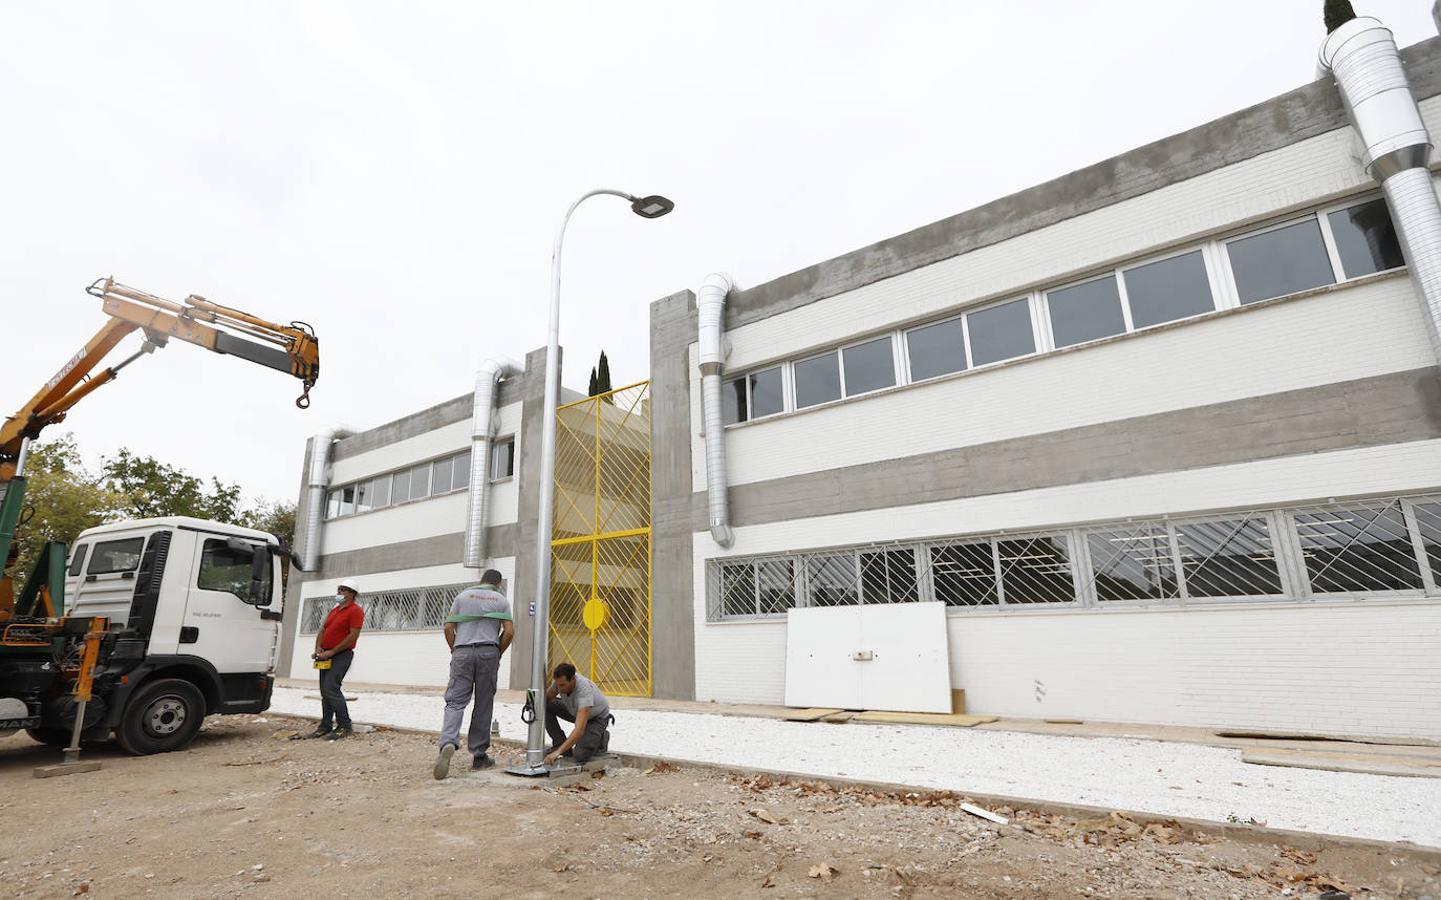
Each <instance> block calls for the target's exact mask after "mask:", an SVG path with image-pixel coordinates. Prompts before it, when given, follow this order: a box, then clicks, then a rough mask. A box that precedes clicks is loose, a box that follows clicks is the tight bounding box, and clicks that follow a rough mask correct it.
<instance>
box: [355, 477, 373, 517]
mask: <svg viewBox="0 0 1441 900" xmlns="http://www.w3.org/2000/svg"><path fill="white" fill-rule="evenodd" d="M372 508H373V507H372V506H371V501H370V482H368V481H362V482H361V483H360V484H357V485H356V486H355V511H356V512H358V513H363V512H370V510H371V509H372Z"/></svg>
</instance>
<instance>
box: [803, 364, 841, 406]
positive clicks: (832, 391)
mask: <svg viewBox="0 0 1441 900" xmlns="http://www.w3.org/2000/svg"><path fill="white" fill-rule="evenodd" d="M791 373H792V375H793V376H794V378H795V383H796V409H805V408H806V407H807V406H815V405H816V404H818V403H826V402H829V401H831V400H839V399H840V397H841V365H840V357H839V356H837V355H836V352H835V351H834V350H832V351H831V352H829V353H823V354H821V355H820V356H812V357H811V358H810V359H803V360H801V361H800V362H797V363H795V364H794V365H793V366H792V367H791Z"/></svg>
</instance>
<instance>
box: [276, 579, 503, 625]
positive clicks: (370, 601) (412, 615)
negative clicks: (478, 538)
mask: <svg viewBox="0 0 1441 900" xmlns="http://www.w3.org/2000/svg"><path fill="white" fill-rule="evenodd" d="M471 587H475V585H474V584H440V585H435V586H433V587H420V588H405V589H401V590H393V591H376V592H375V593H365V594H361V595H360V599H358V600H357V601H356V602H357V603H359V604H360V608H361V609H363V610H365V627H364V631H439V630H440V629H441V628H443V627H445V617H446V616H448V615H449V614H450V604H451V602H452V601H454V600H455V596H456V595H457V594H459V593H460V592H461V591H463V590H465V589H466V588H471ZM334 604H335V600H334V598H332V597H310V598H308V599H306V601H305V606H304V608H303V611H302V613H301V617H300V633H301V634H314V633H315V632H317V631H319V630H320V626H321V625H322V624H323V623H324V622H325V616H326V614H327V613H329V612H330V609H331V607H332V606H333V605H334Z"/></svg>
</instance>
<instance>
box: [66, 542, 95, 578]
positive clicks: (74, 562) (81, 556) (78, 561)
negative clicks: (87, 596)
mask: <svg viewBox="0 0 1441 900" xmlns="http://www.w3.org/2000/svg"><path fill="white" fill-rule="evenodd" d="M89 549H90V545H89V544H78V545H76V547H75V549H74V550H73V551H72V552H71V555H70V568H69V569H68V570H66V572H65V574H66V575H69V576H71V577H74V576H76V575H79V574H80V573H81V572H83V571H85V551H87V550H89Z"/></svg>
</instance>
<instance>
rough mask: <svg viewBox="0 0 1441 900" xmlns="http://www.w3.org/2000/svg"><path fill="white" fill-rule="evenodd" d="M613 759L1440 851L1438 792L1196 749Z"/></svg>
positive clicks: (672, 750)
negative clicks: (746, 770) (1245, 825)
mask: <svg viewBox="0 0 1441 900" xmlns="http://www.w3.org/2000/svg"><path fill="white" fill-rule="evenodd" d="M307 693H311V694H313V693H314V692H313V691H305V690H299V689H295V688H276V690H275V697H274V700H273V706H272V708H273V709H274V710H275V711H276V712H284V713H292V714H297V715H308V716H318V715H319V714H320V703H319V701H318V700H307V699H305V696H304V695H305V694H307ZM443 708H444V701H443V700H442V699H441V698H440V697H439V696H436V695H423V694H391V693H379V692H367V693H364V694H361V695H360V699H359V700H358V701H357V702H356V703H355V704H353V705H352V708H351V715H352V717H353V718H354V719H355V720H356V721H358V722H371V723H374V724H378V725H394V726H398V727H406V728H423V729H430V730H438V729H439V727H440V719H441V711H442V709H443ZM496 716H497V717H498V718H499V719H500V725H501V734H502V736H504V737H507V738H514V739H517V740H524V739H525V726H524V725H523V724H522V723H521V721H520V707H519V706H517V705H514V704H505V703H498V704H496ZM611 749H612V750H616V751H619V752H629V753H643V754H652V755H657V756H664V757H667V758H672V759H682V760H693V761H696V762H708V763H718V764H722V765H732V766H742V767H752V768H759V769H772V770H781V771H788V772H800V773H805V774H810V775H820V776H842V777H850V778H858V779H863V780H866V781H879V782H890V783H897V784H909V785H915V786H917V787H925V788H934V789H942V790H954V791H962V792H972V793H977V794H993V795H1002V796H1009V797H1019V798H1029V799H1033V800H1050V801H1054V802H1059V803H1082V804H1087V805H1092V806H1103V807H1111V808H1118V809H1134V810H1140V811H1144V812H1149V813H1156V814H1159V815H1165V816H1186V817H1192V818H1198V819H1210V820H1214V821H1221V822H1224V821H1242V822H1245V821H1255V822H1257V823H1263V824H1266V825H1270V826H1271V827H1273V828H1289V829H1296V830H1299V831H1314V832H1320V833H1325V834H1338V835H1349V836H1353V837H1364V838H1375V839H1378V840H1384V841H1412V842H1414V843H1417V844H1421V845H1424V846H1431V847H1441V814H1438V811H1441V779H1438V778H1398V777H1388V776H1382V775H1359V774H1353V773H1348V772H1322V771H1317V770H1313V769H1286V768H1278V767H1273V766H1254V765H1249V764H1247V763H1243V762H1241V753H1240V751H1238V750H1233V749H1227V748H1220V747H1203V746H1199V745H1195V744H1182V743H1163V742H1157V741H1134V740H1125V739H1118V738H1087V737H1063V736H1056V735H1037V734H1023V733H1020V732H1004V731H975V730H972V729H965V728H942V727H929V726H919V725H866V724H857V723H851V724H845V725H828V724H823V723H809V722H784V721H778V720H773V719H759V718H748V717H742V716H719V715H698V714H693V713H680V712H659V711H651V710H617V711H616V725H615V729H614V731H613V734H612V738H611Z"/></svg>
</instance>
